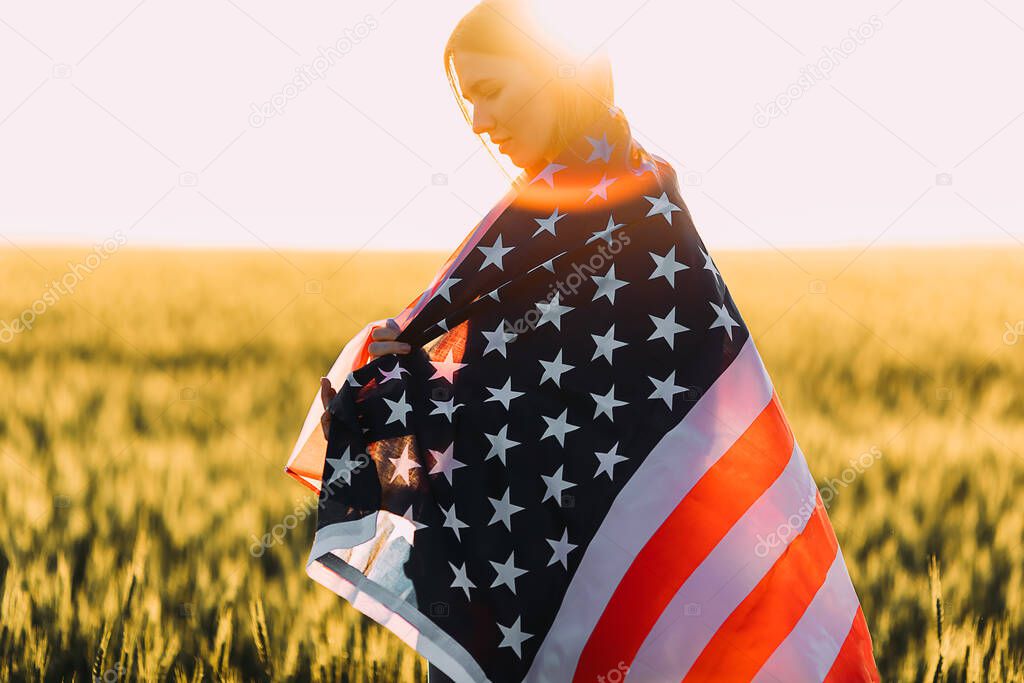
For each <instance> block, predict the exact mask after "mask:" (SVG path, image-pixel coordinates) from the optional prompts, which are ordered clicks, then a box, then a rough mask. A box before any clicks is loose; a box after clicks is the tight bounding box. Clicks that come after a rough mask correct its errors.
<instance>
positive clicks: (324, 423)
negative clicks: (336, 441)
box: [320, 410, 331, 439]
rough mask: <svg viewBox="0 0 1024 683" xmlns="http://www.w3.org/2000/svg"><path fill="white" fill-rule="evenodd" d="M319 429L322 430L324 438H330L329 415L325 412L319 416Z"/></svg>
mask: <svg viewBox="0 0 1024 683" xmlns="http://www.w3.org/2000/svg"><path fill="white" fill-rule="evenodd" d="M320 429H322V430H324V438H325V439H330V438H331V413H330V412H329V411H327V410H325V411H324V414H323V415H321V416H320Z"/></svg>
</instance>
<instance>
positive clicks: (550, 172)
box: [529, 163, 569, 188]
mask: <svg viewBox="0 0 1024 683" xmlns="http://www.w3.org/2000/svg"><path fill="white" fill-rule="evenodd" d="M566 168H569V167H568V166H563V165H562V164H555V163H550V164H548V165H547V166H546V167H545V168H544V170H543V171H541V172H540V173H538V174H537V177H536V178H534V179H533V180H531V181H530V183H529V184H530V185H533V184H534V183H535V182H537V181H538V180H543V181H544V182H546V183H547V184H548V185H549V186H550V187H552V188H553V187H554V186H555V174H556V173H558V172H559V171H561V170H563V169H566Z"/></svg>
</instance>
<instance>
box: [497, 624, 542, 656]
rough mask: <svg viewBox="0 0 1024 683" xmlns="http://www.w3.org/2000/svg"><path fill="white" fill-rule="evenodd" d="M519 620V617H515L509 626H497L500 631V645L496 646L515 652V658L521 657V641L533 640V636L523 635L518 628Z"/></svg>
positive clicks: (529, 634)
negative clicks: (508, 648)
mask: <svg viewBox="0 0 1024 683" xmlns="http://www.w3.org/2000/svg"><path fill="white" fill-rule="evenodd" d="M519 619H520V617H516V620H515V621H514V622H513V623H512V625H511V626H502V625H501V624H498V628H500V629H501V643H499V644H498V647H510V648H512V649H513V650H515V653H516V656H517V657H522V656H523V654H522V644H523V641H524V640H527V639H529V638H533V634H532V633H525V632H523V631H522V630H521V629H520V628H519Z"/></svg>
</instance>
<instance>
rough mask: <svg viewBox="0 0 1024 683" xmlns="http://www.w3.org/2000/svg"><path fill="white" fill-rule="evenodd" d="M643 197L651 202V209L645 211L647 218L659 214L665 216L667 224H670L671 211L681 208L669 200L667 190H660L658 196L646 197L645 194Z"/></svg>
mask: <svg viewBox="0 0 1024 683" xmlns="http://www.w3.org/2000/svg"><path fill="white" fill-rule="evenodd" d="M644 199H646V200H647V201H649V202H651V204H652V206H651V210H650V211H649V212H648V213H647V218H650V217H651V216H657V215H659V214H660V215H662V216H664V217H665V220H666V221H668V224H669V225H672V212H673V211H682V209H680V208H679V207H678V206H676V205H675V204H673V203H672V202H670V201H669V199H668V192H662V193H661V196H660V197H648V196H646V195H645V196H644Z"/></svg>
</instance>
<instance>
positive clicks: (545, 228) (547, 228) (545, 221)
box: [533, 206, 568, 237]
mask: <svg viewBox="0 0 1024 683" xmlns="http://www.w3.org/2000/svg"><path fill="white" fill-rule="evenodd" d="M567 215H568V214H564V213H563V214H559V213H558V207H557V206H556V207H555V212H554V213H553V214H551V215H550V216H549V217H547V218H534V219H533V220H535V221H536V222H537V225H539V226H540V227H539V228H537V232H535V233H533V236H534V237H536V236H537V235H539V234H541V233H542V232H550V233H551V234H552V235H554V234H555V224H556V223H558V221H560V220H562V219H563V218H565V217H566V216H567Z"/></svg>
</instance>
